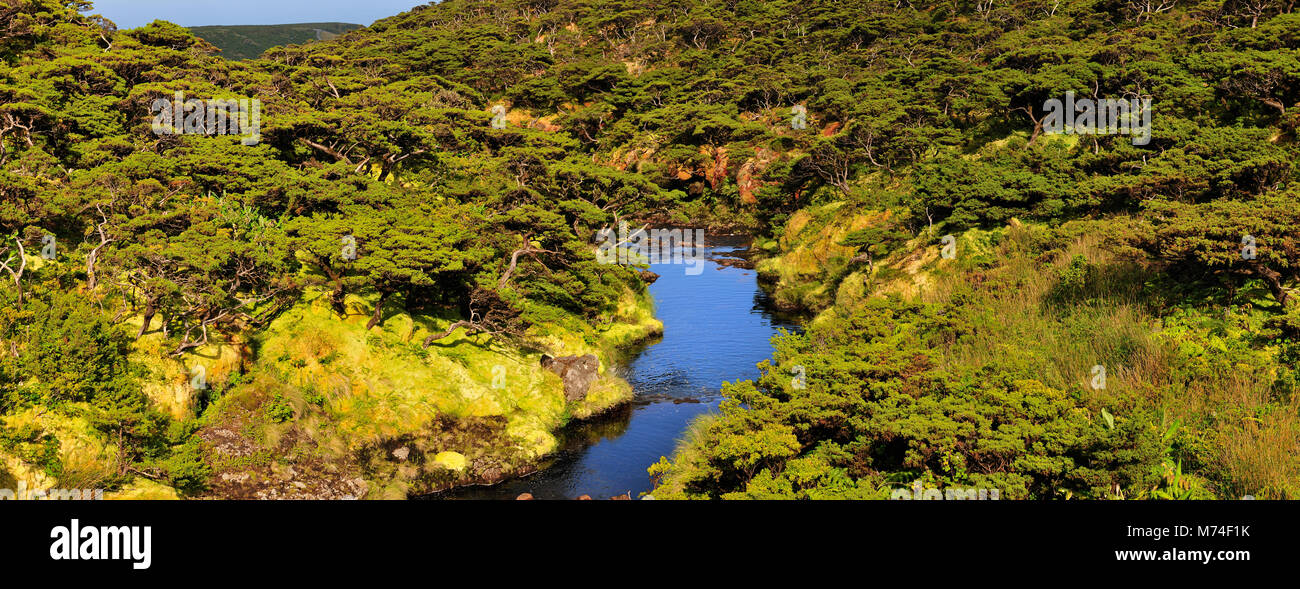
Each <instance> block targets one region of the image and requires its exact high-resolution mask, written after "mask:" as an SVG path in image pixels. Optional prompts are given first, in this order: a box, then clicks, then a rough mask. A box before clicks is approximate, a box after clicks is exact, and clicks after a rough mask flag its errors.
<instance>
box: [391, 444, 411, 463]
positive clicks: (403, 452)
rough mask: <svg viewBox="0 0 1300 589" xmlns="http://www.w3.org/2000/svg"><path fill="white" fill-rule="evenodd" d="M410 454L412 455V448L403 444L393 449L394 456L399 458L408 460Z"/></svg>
mask: <svg viewBox="0 0 1300 589" xmlns="http://www.w3.org/2000/svg"><path fill="white" fill-rule="evenodd" d="M410 455H411V449H410V448H407V447H406V446H402V447H401V448H398V449H396V450H393V458H396V459H398V460H406V457H407V456H410Z"/></svg>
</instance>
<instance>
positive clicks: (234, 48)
mask: <svg viewBox="0 0 1300 589" xmlns="http://www.w3.org/2000/svg"><path fill="white" fill-rule="evenodd" d="M362 26H363V25H357V24H351V23H341V22H317V23H298V24H289V25H235V26H204V27H189V29H190V31H191V32H193V33H194V34H195V35H196V36H199V37H202V38H203V39H204V40H206V41H207V42H209V43H212V44H213V45H216V46H217V47H219V48H220V49H221V55H222V56H224V57H225V58H226V59H231V60H241V59H252V58H254V57H257V56H259V55H261V54H262V52H263V51H266V50H267V49H270V48H272V47H276V46H278V45H291V44H292V45H296V44H302V43H308V42H311V41H329V40H330V39H333V38H335V37H338V36H339V35H342V34H343V33H346V32H348V31H351V30H353V29H359V28H361V27H362Z"/></svg>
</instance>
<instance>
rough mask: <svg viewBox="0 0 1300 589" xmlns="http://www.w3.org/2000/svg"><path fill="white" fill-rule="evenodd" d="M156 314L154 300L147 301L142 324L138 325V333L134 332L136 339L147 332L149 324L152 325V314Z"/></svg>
mask: <svg viewBox="0 0 1300 589" xmlns="http://www.w3.org/2000/svg"><path fill="white" fill-rule="evenodd" d="M157 312H158V311H157V308H156V307H155V306H154V300H153V299H149V302H148V303H145V307H144V323H143V324H141V325H140V331H138V332H136V334H135V337H136V339H139V338H141V337H144V334H145V332H147V331H149V324H150V323H153V316H154V313H157Z"/></svg>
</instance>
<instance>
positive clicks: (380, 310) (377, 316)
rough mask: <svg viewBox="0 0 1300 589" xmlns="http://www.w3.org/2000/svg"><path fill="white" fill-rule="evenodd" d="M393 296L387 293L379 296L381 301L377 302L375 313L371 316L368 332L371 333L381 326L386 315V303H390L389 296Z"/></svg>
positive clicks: (367, 325)
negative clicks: (381, 321) (380, 323)
mask: <svg viewBox="0 0 1300 589" xmlns="http://www.w3.org/2000/svg"><path fill="white" fill-rule="evenodd" d="M391 294H393V293H391V292H385V293H384V294H381V295H379V300H378V301H375V313H374V315H371V316H370V322H369V323H366V331H370V330H371V329H373V328H374V327H375V326H376V325H379V322H380V320H381V319H382V318H383V315H384V303H385V302H387V301H388V296H389V295H391Z"/></svg>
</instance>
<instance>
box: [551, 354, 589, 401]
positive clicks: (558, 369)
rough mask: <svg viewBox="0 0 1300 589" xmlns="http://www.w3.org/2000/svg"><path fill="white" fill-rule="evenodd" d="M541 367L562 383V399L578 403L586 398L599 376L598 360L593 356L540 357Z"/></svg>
mask: <svg viewBox="0 0 1300 589" xmlns="http://www.w3.org/2000/svg"><path fill="white" fill-rule="evenodd" d="M542 367H543V368H545V369H547V370H550V371H551V372H554V373H555V374H557V375H559V377H560V379H561V380H563V381H564V398H565V399H566V400H568V401H578V400H581V399H582V398H583V397H586V396H587V391H589V390H591V385H592V383H594V382H596V378H597V377H598V376H600V359H599V358H597V357H596V355H595V354H587V355H586V356H559V357H556V358H553V357H551V356H542Z"/></svg>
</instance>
